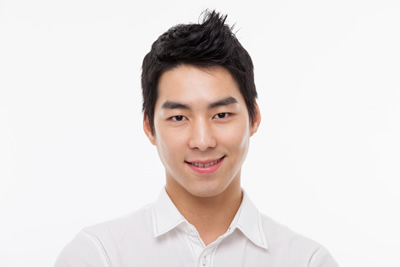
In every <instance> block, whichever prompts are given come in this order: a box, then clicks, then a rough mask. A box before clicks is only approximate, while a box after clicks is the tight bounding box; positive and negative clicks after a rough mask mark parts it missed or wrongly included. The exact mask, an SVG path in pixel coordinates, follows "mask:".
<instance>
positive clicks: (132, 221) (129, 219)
mask: <svg viewBox="0 0 400 267" xmlns="http://www.w3.org/2000/svg"><path fill="white" fill-rule="evenodd" d="M151 218H152V205H147V206H145V207H144V208H142V209H140V210H138V211H135V212H133V213H130V214H128V215H126V216H123V217H120V218H117V219H114V220H110V221H106V222H103V223H100V224H96V225H93V226H89V227H86V228H84V229H83V230H82V231H83V232H85V233H87V234H88V235H91V236H93V238H96V239H99V240H100V241H101V242H102V243H107V242H119V241H121V240H122V239H124V238H125V237H126V236H127V235H135V234H136V233H141V234H143V233H147V232H148V233H152V219H151Z"/></svg>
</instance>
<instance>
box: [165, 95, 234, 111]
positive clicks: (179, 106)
mask: <svg viewBox="0 0 400 267" xmlns="http://www.w3.org/2000/svg"><path fill="white" fill-rule="evenodd" d="M236 103H238V101H237V100H236V98H234V97H232V96H228V97H226V98H223V99H221V100H218V101H216V102H213V103H211V104H209V105H208V109H213V108H216V107H220V106H228V105H231V104H236ZM161 108H162V109H186V110H189V109H190V107H189V106H188V105H185V104H182V103H178V102H174V101H169V100H167V101H165V102H164V104H163V105H162V106H161Z"/></svg>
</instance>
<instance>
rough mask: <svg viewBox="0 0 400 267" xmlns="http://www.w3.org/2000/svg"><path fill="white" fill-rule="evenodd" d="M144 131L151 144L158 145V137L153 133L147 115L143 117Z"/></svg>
mask: <svg viewBox="0 0 400 267" xmlns="http://www.w3.org/2000/svg"><path fill="white" fill-rule="evenodd" d="M143 131H144V133H145V134H146V136H147V138H149V140H150V143H152V144H153V145H156V137H155V135H154V134H153V132H152V131H151V127H150V122H149V117H148V116H147V115H146V114H144V115H143Z"/></svg>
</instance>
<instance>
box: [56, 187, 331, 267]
mask: <svg viewBox="0 0 400 267" xmlns="http://www.w3.org/2000/svg"><path fill="white" fill-rule="evenodd" d="M89 266H90V267H135V266H138V267H145V266H157V267H158V266H166V267H169V266H171V267H178V266H182V267H194V266H197V267H211V266H214V267H217V266H229V267H235V266H238V267H239V266H240V267H243V266H249V267H258V266H260V267H261V266H265V267H306V266H308V267H338V265H337V263H336V262H335V260H334V259H333V258H332V256H331V255H330V254H329V252H328V251H327V250H326V249H325V248H324V247H322V246H321V245H319V244H318V243H316V242H314V241H312V240H310V239H308V238H306V237H303V236H301V235H299V234H297V233H295V232H292V231H291V230H289V229H288V228H287V227H285V226H283V225H281V224H279V223H277V222H275V221H273V220H272V219H270V218H268V217H266V216H264V215H261V214H260V213H259V212H258V210H257V209H256V207H255V206H254V205H253V203H252V202H251V201H250V199H249V198H248V196H247V195H246V193H244V194H243V200H242V204H241V206H240V208H239V210H238V212H237V214H236V216H235V217H234V219H233V221H232V223H231V226H230V227H229V229H228V230H227V232H226V233H225V234H223V235H222V236H220V237H219V238H218V239H217V240H215V241H214V242H213V243H211V244H209V245H208V246H205V245H204V243H203V241H202V240H201V238H200V235H199V234H198V232H197V230H196V229H195V228H194V226H193V225H191V224H190V223H188V222H187V221H186V219H185V218H184V217H183V216H182V215H181V214H180V213H179V211H178V210H177V208H176V207H175V205H174V204H173V203H172V201H171V199H170V198H169V196H168V195H167V193H166V192H165V190H164V189H163V190H162V192H161V193H160V196H159V198H158V200H157V201H156V202H155V203H154V204H152V205H148V206H146V207H144V208H143V209H141V210H139V211H136V212H134V213H132V214H130V215H129V216H126V217H123V218H120V219H116V220H113V221H109V222H106V223H102V224H98V225H95V226H91V227H88V228H85V229H83V230H82V231H81V232H80V233H78V235H77V236H76V237H75V238H74V239H73V240H72V241H71V243H69V244H68V245H67V246H66V247H65V248H64V250H63V251H62V252H61V254H60V256H59V258H58V260H57V262H56V264H55V267H89Z"/></svg>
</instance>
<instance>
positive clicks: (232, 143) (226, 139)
mask: <svg viewBox="0 0 400 267" xmlns="http://www.w3.org/2000/svg"><path fill="white" fill-rule="evenodd" d="M249 136H250V129H249V127H246V125H243V124H237V125H234V126H232V125H231V126H230V129H229V130H225V131H223V137H222V138H221V142H223V143H224V144H225V145H227V146H229V147H231V149H233V150H236V149H237V150H242V151H243V152H246V151H247V147H248V145H249Z"/></svg>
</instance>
